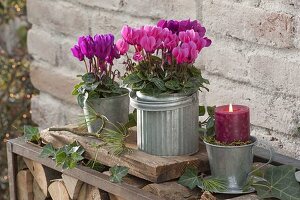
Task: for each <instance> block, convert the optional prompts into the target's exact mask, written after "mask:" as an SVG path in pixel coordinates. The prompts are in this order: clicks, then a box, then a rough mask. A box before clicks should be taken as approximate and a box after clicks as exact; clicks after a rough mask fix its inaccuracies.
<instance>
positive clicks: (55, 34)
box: [28, 0, 300, 159]
mask: <svg viewBox="0 0 300 200" xmlns="http://www.w3.org/2000/svg"><path fill="white" fill-rule="evenodd" d="M299 10H300V3H299V2H298V0H276V1H274V0H227V1H223V0H101V1H100V0H88V1H87V0H28V18H29V21H30V22H31V23H32V29H31V30H30V31H29V34H28V49H29V52H30V54H32V56H33V58H34V62H33V64H32V67H31V78H32V82H33V84H34V85H35V86H36V87H37V88H38V89H39V90H40V91H41V94H40V95H39V96H37V97H34V98H33V99H32V107H33V117H34V120H35V121H36V122H37V123H39V124H40V126H41V127H46V126H50V125H56V124H66V123H70V122H76V120H77V119H78V115H80V114H81V111H80V109H79V108H78V106H77V104H76V101H75V97H73V96H71V94H70V93H71V90H72V87H73V85H74V84H75V83H76V82H77V81H78V80H77V79H76V78H75V75H76V74H79V73H81V72H82V71H83V66H82V65H81V63H79V62H77V60H75V59H74V58H73V57H72V55H71V53H70V48H71V46H72V45H73V44H74V43H75V42H76V40H77V37H78V36H79V35H82V34H95V33H107V32H112V33H114V34H116V35H117V37H118V36H119V35H120V34H119V31H120V29H121V27H122V25H123V24H129V25H132V26H139V25H143V24H154V23H155V22H156V21H157V20H158V19H160V18H169V19H170V18H176V19H184V18H191V19H195V18H196V19H200V20H201V21H202V23H203V24H204V26H205V27H206V28H207V30H208V36H209V37H211V38H212V39H213V45H212V46H211V47H210V48H207V49H205V50H204V51H203V53H202V55H201V56H200V59H199V60H198V61H197V66H198V67H201V68H202V69H204V74H205V76H206V77H207V78H208V79H209V80H210V82H211V85H210V89H211V91H210V92H209V93H205V94H201V95H202V98H200V99H201V101H202V102H201V103H203V104H207V105H220V104H228V103H229V102H233V103H238V104H245V105H248V106H249V107H250V108H251V123H252V134H253V135H256V136H257V137H258V138H259V140H260V141H261V142H262V143H264V144H266V145H272V146H273V147H274V148H275V149H276V151H278V152H281V153H284V154H287V155H290V156H293V157H296V158H298V159H299V158H300V136H299V135H300V134H299V133H298V134H297V126H300V100H299V99H300V56H299V54H300V50H299V48H300V15H299V13H300V12H299Z"/></svg>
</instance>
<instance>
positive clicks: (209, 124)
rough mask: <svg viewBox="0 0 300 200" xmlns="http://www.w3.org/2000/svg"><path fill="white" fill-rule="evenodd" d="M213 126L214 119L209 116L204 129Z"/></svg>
mask: <svg viewBox="0 0 300 200" xmlns="http://www.w3.org/2000/svg"><path fill="white" fill-rule="evenodd" d="M214 126H215V119H214V118H212V117H210V118H209V119H208V121H207V124H206V129H211V128H213V127H214Z"/></svg>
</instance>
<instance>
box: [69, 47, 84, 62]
mask: <svg viewBox="0 0 300 200" xmlns="http://www.w3.org/2000/svg"><path fill="white" fill-rule="evenodd" d="M71 51H72V53H73V56H74V57H76V58H78V60H80V61H83V59H84V55H83V53H82V52H81V50H80V47H79V46H78V45H74V47H72V48H71Z"/></svg>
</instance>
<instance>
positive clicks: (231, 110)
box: [229, 104, 233, 112]
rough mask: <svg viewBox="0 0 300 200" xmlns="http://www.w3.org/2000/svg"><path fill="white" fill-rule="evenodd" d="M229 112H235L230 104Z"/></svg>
mask: <svg viewBox="0 0 300 200" xmlns="http://www.w3.org/2000/svg"><path fill="white" fill-rule="evenodd" d="M229 112H233V107H232V104H229Z"/></svg>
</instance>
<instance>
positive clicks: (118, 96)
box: [88, 91, 129, 100]
mask: <svg viewBox="0 0 300 200" xmlns="http://www.w3.org/2000/svg"><path fill="white" fill-rule="evenodd" d="M128 94H129V91H127V92H126V93H124V94H121V95H117V96H111V97H105V98H93V99H88V100H96V99H117V98H121V97H124V96H127V95H128Z"/></svg>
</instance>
